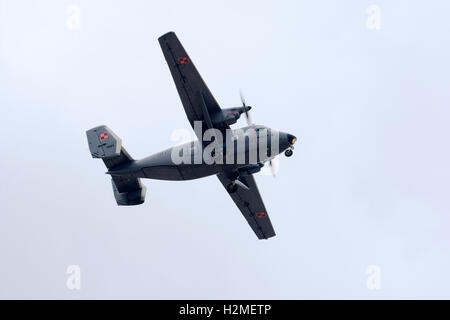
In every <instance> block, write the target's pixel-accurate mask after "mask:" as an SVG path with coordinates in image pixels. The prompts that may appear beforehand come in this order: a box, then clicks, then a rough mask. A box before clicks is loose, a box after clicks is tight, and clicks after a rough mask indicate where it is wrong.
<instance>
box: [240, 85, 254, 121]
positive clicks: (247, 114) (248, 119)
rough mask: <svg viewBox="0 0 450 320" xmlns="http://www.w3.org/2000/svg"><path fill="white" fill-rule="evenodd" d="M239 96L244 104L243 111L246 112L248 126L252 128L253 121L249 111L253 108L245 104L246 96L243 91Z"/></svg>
mask: <svg viewBox="0 0 450 320" xmlns="http://www.w3.org/2000/svg"><path fill="white" fill-rule="evenodd" d="M239 96H240V97H241V103H242V109H243V110H244V113H245V118H246V119H247V124H248V125H249V126H252V125H253V123H252V120H251V119H250V114H249V113H248V111H249V110H250V109H251V108H252V107H250V106H247V104H246V103H245V97H244V94H243V93H242V91H241V90H239Z"/></svg>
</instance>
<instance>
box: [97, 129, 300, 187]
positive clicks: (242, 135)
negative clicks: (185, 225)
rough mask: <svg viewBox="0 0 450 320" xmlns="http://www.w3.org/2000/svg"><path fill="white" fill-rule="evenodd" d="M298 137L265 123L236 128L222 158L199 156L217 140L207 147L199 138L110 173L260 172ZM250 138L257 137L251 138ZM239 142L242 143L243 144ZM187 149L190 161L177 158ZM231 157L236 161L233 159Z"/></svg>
mask: <svg viewBox="0 0 450 320" xmlns="http://www.w3.org/2000/svg"><path fill="white" fill-rule="evenodd" d="M261 129H263V130H261ZM273 137H275V139H277V142H278V143H276V144H273V140H272V139H273ZM230 138H231V139H232V142H231V143H230V141H229V140H228V139H230ZM294 138H295V137H294V136H293V135H291V134H288V133H284V132H279V131H277V130H274V129H270V128H268V127H265V126H249V127H244V128H240V129H236V130H232V135H231V136H226V137H224V139H223V140H224V141H223V145H222V148H223V152H222V157H221V159H222V161H216V162H213V163H207V162H205V159H207V158H206V157H205V156H203V154H201V155H200V157H197V158H196V155H198V154H197V152H199V150H201V151H202V152H204V151H205V146H206V145H207V144H210V143H213V142H208V143H207V144H205V143H204V146H203V148H201V145H200V143H199V141H198V140H197V141H191V142H187V143H184V144H182V145H179V146H175V147H172V148H169V149H166V150H164V151H161V152H158V153H156V154H153V155H151V156H148V157H146V158H143V159H141V160H133V161H131V162H129V163H127V164H125V165H123V166H119V167H117V168H113V169H110V170H109V171H108V172H106V173H107V174H111V175H116V176H126V177H135V178H147V179H158V180H175V181H177V180H191V179H198V178H203V177H207V176H211V175H216V174H218V173H220V172H223V171H238V170H240V169H244V170H246V171H252V170H254V172H257V171H259V169H260V168H261V167H262V166H263V164H264V163H265V162H267V161H270V160H271V159H273V158H274V157H275V156H276V155H278V154H280V153H282V152H283V151H285V150H287V149H289V148H293V146H292V144H293V143H292V139H294ZM250 139H256V140H255V142H253V141H252V142H250ZM227 142H228V143H227ZM239 143H242V144H241V147H240V146H239ZM231 146H232V147H231ZM227 147H228V148H227ZM230 147H231V148H230ZM230 149H231V150H230ZM186 151H188V152H189V155H187V156H186V157H185V158H184V159H188V160H189V161H183V162H181V163H180V162H179V161H174V160H176V156H179V157H182V156H183V153H184V152H186ZM230 155H231V156H230ZM227 156H228V158H227ZM230 157H231V159H232V161H229V159H230ZM196 159H200V161H198V160H197V161H196Z"/></svg>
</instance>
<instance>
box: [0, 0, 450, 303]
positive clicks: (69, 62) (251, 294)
mask: <svg viewBox="0 0 450 320" xmlns="http://www.w3.org/2000/svg"><path fill="white" fill-rule="evenodd" d="M370 5H376V6H377V7H376V8H378V9H379V10H380V12H379V13H380V17H381V20H380V21H381V24H380V25H379V26H380V29H370V28H369V27H368V25H367V19H368V17H369V15H368V13H367V12H366V10H367V8H368V7H369V6H370ZM74 8H75V9H74ZM372 8H373V7H372ZM78 9H79V12H80V21H79V22H80V24H79V25H78V24H77V23H76V21H75V22H74V20H73V14H74V10H75V11H76V10H78ZM449 10H450V3H449V2H448V1H444V0H442V1H406V0H404V1H400V0H395V1H393V0H390V1H387V0H376V1H365V0H352V1H351V0H348V1H332V0H329V1H325V0H322V1H279V2H278V1H277V2H274V1H245V2H243V1H221V2H219V1H188V2H186V1H106V0H105V1H98V0H96V1H87V0H73V1H61V0H58V1H56V0H55V1H46V0H41V1H17V0H14V1H12V0H0V107H1V117H0V119H1V121H0V123H1V125H0V135H1V137H2V141H1V144H2V150H3V151H2V152H1V157H0V165H1V167H2V168H3V172H2V183H1V184H0V200H1V213H0V298H63V299H79V298H153V299H158V298H192V299H196V298H207V299H213V298H225V299H227V298H237V299H240V298H246V299H247V298H248V299H253V298H254V299H262V298H268V299H278V298H288V299H295V298H369V299H379V298H450V294H449V286H450V276H449V272H448V270H449V268H450V255H449V251H450V241H449V240H450V236H449V232H448V229H449V227H450V217H449V212H450V210H449V209H450V204H449V184H450V182H449V181H450V169H449V163H450V151H449V126H448V121H449V116H450V111H449V98H450V90H449V84H450V81H449V80H450V79H449V71H450V70H449V66H450V63H449V60H448V58H449V56H450V46H449V42H448V33H449V31H450V21H449V19H448V12H449ZM369 12H372V11H370V10H369ZM369 14H370V13H369ZM369 26H372V27H373V25H370V24H369ZM167 31H175V32H176V33H177V35H178V37H179V38H180V40H181V41H182V43H183V44H184V46H185V48H186V50H187V51H188V53H189V54H190V56H191V58H192V60H193V61H194V62H195V64H196V66H197V68H198V69H199V71H200V73H201V74H202V76H203V78H204V79H205V81H206V82H207V84H208V86H209V88H210V89H211V91H212V93H213V94H214V95H215V97H216V99H217V100H218V102H219V103H220V104H221V105H222V106H223V107H231V106H238V105H239V103H240V102H239V94H238V90H239V88H241V89H242V90H243V91H244V92H245V94H246V98H247V102H248V103H249V104H250V105H252V106H253V109H252V111H251V113H252V118H253V120H254V121H255V122H256V123H258V124H263V125H267V126H269V127H273V128H277V129H280V130H283V131H286V132H290V133H293V134H295V135H296V136H297V137H298V138H300V142H299V143H297V144H296V149H295V150H294V156H293V157H292V158H286V157H284V156H280V160H279V172H278V175H277V177H276V178H275V179H274V178H272V177H270V176H265V175H260V174H259V175H257V176H256V180H257V183H258V185H259V189H260V192H261V194H262V196H263V198H264V201H265V204H266V207H267V210H268V212H269V214H270V215H271V219H272V223H273V225H274V228H275V230H276V232H277V236H276V237H275V238H273V239H270V240H268V241H258V240H257V239H256V237H255V235H254V233H253V232H252V230H251V229H250V227H249V226H248V225H247V223H246V221H245V219H244V218H243V217H242V215H241V213H240V212H239V211H238V209H237V207H236V206H235V205H234V203H233V202H232V200H231V199H230V197H229V196H228V195H227V194H226V192H225V191H224V189H223V186H222V185H221V184H220V183H219V181H218V179H217V178H216V177H214V176H212V177H208V178H204V179H200V180H195V181H186V182H170V181H153V180H143V182H144V184H145V185H146V186H147V197H146V202H145V203H144V204H143V205H140V206H136V207H118V206H117V205H116V203H115V200H114V197H113V193H112V188H111V183H110V180H109V177H107V176H106V175H105V174H104V172H105V168H104V166H103V163H102V162H101V161H98V160H93V159H92V158H91V156H90V154H89V149H88V146H87V141H86V136H85V131H86V130H87V129H90V128H92V127H94V126H96V125H100V124H107V125H108V126H109V127H110V128H111V129H112V130H114V132H115V133H117V134H118V135H119V136H120V137H121V138H122V140H123V145H124V146H125V148H127V150H128V151H129V153H130V154H131V155H132V156H133V157H135V158H141V157H144V156H147V155H149V154H152V153H155V152H158V151H160V150H162V149H165V148H167V147H169V146H172V145H174V144H175V142H174V141H172V140H171V135H172V133H173V132H174V130H177V129H181V128H185V129H188V130H190V127H189V123H188V121H187V118H186V116H185V113H184V110H183V108H182V105H181V102H180V99H179V97H178V94H177V92H176V89H175V86H174V84H173V81H172V78H171V76H170V73H169V69H168V67H167V65H166V62H165V60H164V57H163V55H162V52H161V49H160V47H159V44H158V42H157V38H158V37H159V36H160V35H162V34H163V33H165V32H167ZM238 125H240V126H243V125H245V120H240V121H239V122H238ZM234 127H238V126H234ZM70 265H78V266H79V267H80V268H81V289H80V290H69V289H68V288H67V286H66V281H67V278H68V275H67V274H66V269H67V267H68V266H70ZM371 265H375V266H377V267H378V271H380V273H377V277H378V278H377V279H381V286H380V287H377V288H378V289H377V290H370V289H369V288H368V287H367V280H368V277H369V276H370V275H369V274H367V273H366V272H367V268H368V267H369V266H371ZM369 287H370V286H369Z"/></svg>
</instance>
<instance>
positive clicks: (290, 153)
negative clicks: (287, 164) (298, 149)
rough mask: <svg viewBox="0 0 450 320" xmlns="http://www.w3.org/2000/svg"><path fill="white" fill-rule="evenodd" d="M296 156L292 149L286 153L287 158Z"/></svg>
mask: <svg viewBox="0 0 450 320" xmlns="http://www.w3.org/2000/svg"><path fill="white" fill-rule="evenodd" d="M293 154H294V152H293V151H292V150H291V149H287V150H286V151H285V152H284V155H285V156H286V157H290V156H292V155H293Z"/></svg>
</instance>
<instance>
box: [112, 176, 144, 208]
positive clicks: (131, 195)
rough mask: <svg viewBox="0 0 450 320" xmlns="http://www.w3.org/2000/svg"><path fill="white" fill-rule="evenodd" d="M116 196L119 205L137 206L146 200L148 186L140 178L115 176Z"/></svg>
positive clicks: (114, 187) (113, 180)
mask: <svg viewBox="0 0 450 320" xmlns="http://www.w3.org/2000/svg"><path fill="white" fill-rule="evenodd" d="M111 182H112V186H113V191H114V197H115V198H116V202H117V204H118V205H119V206H135V205H138V204H142V203H144V201H145V193H146V190H147V189H146V187H145V186H144V185H142V183H141V180H140V179H138V178H122V177H113V178H112V180H111Z"/></svg>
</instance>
